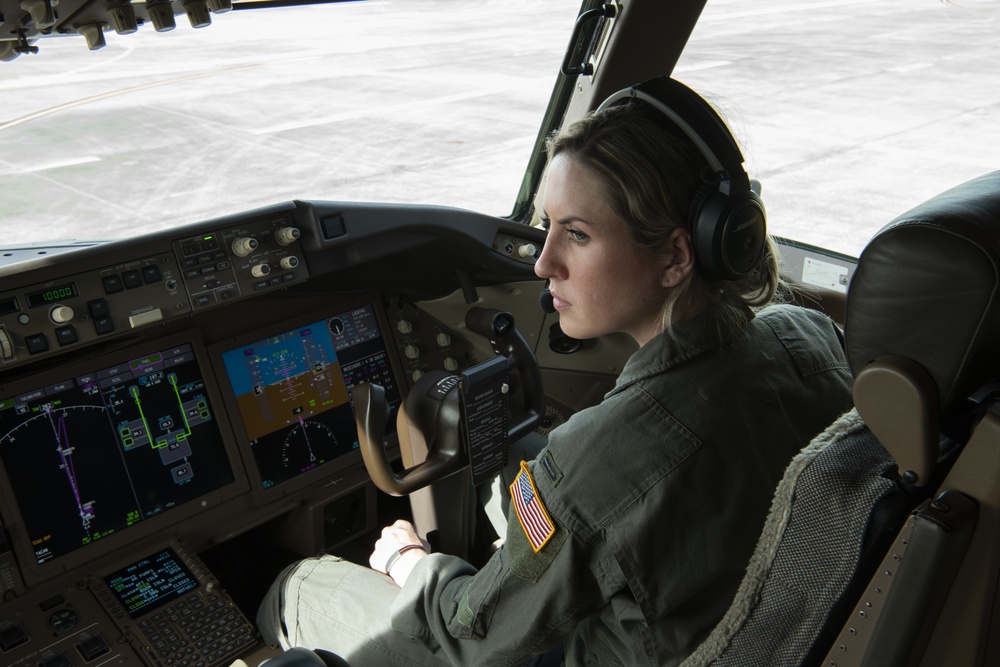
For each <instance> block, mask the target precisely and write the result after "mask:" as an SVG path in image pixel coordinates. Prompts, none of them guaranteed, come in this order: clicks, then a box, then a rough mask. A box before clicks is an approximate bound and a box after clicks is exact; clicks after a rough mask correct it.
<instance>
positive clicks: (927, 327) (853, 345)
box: [845, 171, 1000, 416]
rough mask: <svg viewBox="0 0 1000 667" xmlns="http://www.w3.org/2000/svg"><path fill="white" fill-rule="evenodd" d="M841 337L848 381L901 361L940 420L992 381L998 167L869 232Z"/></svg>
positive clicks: (999, 303) (997, 341) (997, 316)
mask: <svg viewBox="0 0 1000 667" xmlns="http://www.w3.org/2000/svg"><path fill="white" fill-rule="evenodd" d="M845 333H846V340H847V354H848V359H849V361H850V363H851V368H852V369H853V371H854V374H855V376H857V375H858V374H859V373H860V372H861V371H862V370H863V369H864V368H865V367H866V366H867V365H868V364H870V363H871V362H873V361H875V360H876V359H878V358H880V357H886V356H898V357H904V358H906V359H910V360H912V361H914V362H916V364H918V365H919V366H921V367H923V369H924V370H926V371H927V373H928V374H929V376H930V378H931V379H932V380H933V382H934V384H935V385H936V388H937V398H938V402H939V407H940V409H941V415H942V416H945V415H947V414H948V412H949V411H950V410H952V409H953V408H956V407H958V406H959V405H961V404H962V403H963V402H964V400H965V399H966V398H967V397H968V396H970V395H971V394H972V393H973V392H974V391H975V390H976V389H978V388H979V387H981V386H982V385H983V384H984V383H985V382H986V381H987V380H989V379H990V378H992V377H996V376H998V375H1000V171H996V172H993V173H990V174H986V175H985V176H981V177H979V178H976V179H974V180H971V181H968V182H966V183H963V184H961V185H959V186H956V187H954V188H952V189H950V190H948V191H946V192H943V193H942V194H940V195H938V196H936V197H934V198H933V199H930V200H928V201H927V202H925V203H923V204H921V205H919V206H917V207H915V208H913V209H911V210H910V211H907V212H906V213H904V214H903V215H901V216H899V217H897V218H896V219H895V220H893V221H892V222H890V223H889V224H888V225H886V226H885V227H883V228H882V229H881V230H879V232H878V233H877V234H876V235H875V236H874V237H873V238H872V240H871V241H870V242H869V243H868V245H867V247H866V248H865V249H864V251H863V252H862V253H861V257H860V259H859V261H858V267H857V270H856V271H855V274H854V277H853V279H852V281H851V285H850V289H849V291H848V297H847V317H846V325H845Z"/></svg>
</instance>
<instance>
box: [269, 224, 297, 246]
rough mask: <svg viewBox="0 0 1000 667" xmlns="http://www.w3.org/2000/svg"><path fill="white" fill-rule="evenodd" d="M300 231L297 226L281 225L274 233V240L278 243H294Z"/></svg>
mask: <svg viewBox="0 0 1000 667" xmlns="http://www.w3.org/2000/svg"><path fill="white" fill-rule="evenodd" d="M300 235H301V232H299V230H298V228H297V227H282V228H281V229H279V230H278V231H276V232H275V233H274V240H275V241H277V242H278V245H291V244H292V243H295V242H296V241H297V240H298V239H299V236H300Z"/></svg>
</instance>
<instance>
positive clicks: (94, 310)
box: [87, 299, 108, 317]
mask: <svg viewBox="0 0 1000 667" xmlns="http://www.w3.org/2000/svg"><path fill="white" fill-rule="evenodd" d="M87 310H89V311H90V316H91V317H106V316H107V315H108V302H107V301H105V300H104V299H94V300H93V301H88V302H87Z"/></svg>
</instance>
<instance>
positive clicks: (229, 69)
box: [0, 63, 264, 132]
mask: <svg viewBox="0 0 1000 667" xmlns="http://www.w3.org/2000/svg"><path fill="white" fill-rule="evenodd" d="M263 64H264V63H252V64H247V65H236V66H233V67H227V68H222V69H213V70H210V71H207V72H198V73H197V74H186V75H184V76H176V77H173V78H171V79H164V80H163V81H153V82H151V83H143V84H140V85H138V86H129V87H128V88H122V89H121V90H112V91H110V92H107V93H101V94H100V95H93V96H91V97H84V98H83V99H79V100H74V101H72V102H66V103H65V104H59V105H56V106H54V107H49V108H48V109H42V110H41V111H36V112H35V113H30V114H28V115H27V116H21V117H20V118H15V119H14V120H11V121H8V122H6V123H3V124H0V132H3V131H4V130H9V129H10V128H12V127H17V126H18V125H22V124H24V123H27V122H30V121H33V120H38V119H39V118H44V117H45V116H50V115H52V114H54V113H59V112H60V111H66V110H67V109H73V108H75V107H78V106H82V105H84V104H90V103H91V102H100V101H101V100H106V99H108V98H111V97H117V96H118V95H125V94H127V93H134V92H137V91H140V90H146V89H148V88H156V87H157V86H166V85H169V84H172V83H180V82H181V81H190V80H191V79H201V78H204V77H206V76H215V75H216V74H222V73H224V72H232V71H236V70H241V69H250V68H253V67H261V66H262V65H263Z"/></svg>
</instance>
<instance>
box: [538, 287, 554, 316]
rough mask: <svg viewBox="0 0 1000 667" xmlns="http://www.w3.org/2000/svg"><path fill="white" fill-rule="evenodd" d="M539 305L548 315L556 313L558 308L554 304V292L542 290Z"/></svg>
mask: <svg viewBox="0 0 1000 667" xmlns="http://www.w3.org/2000/svg"><path fill="white" fill-rule="evenodd" d="M538 305H539V306H541V307H542V310H544V311H545V312H546V313H554V312H556V307H555V306H554V305H553V304H552V292H550V291H549V288H548V287H546V288H545V289H543V290H542V293H541V294H539V295H538Z"/></svg>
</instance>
